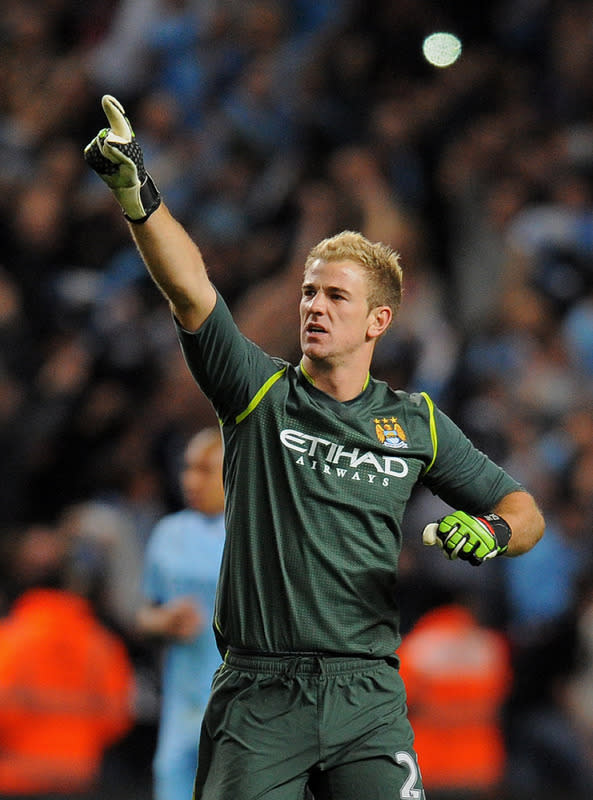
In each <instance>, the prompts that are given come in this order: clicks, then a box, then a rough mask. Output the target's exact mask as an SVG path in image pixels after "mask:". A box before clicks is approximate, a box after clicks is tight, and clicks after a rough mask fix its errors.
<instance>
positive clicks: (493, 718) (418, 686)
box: [398, 601, 512, 800]
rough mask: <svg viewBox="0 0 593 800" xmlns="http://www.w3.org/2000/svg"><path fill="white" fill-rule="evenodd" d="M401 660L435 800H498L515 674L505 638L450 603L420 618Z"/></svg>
mask: <svg viewBox="0 0 593 800" xmlns="http://www.w3.org/2000/svg"><path fill="white" fill-rule="evenodd" d="M398 656H399V658H400V660H401V666H400V672H401V675H402V677H403V679H404V682H405V685H406V688H407V696H408V707H409V717H410V720H411V722H412V727H413V729H414V732H415V735H416V739H415V747H416V751H417V753H418V756H419V759H420V763H421V764H422V778H423V782H424V787H425V789H426V791H427V794H429V793H430V798H431V800H433V798H434V799H435V800H436V798H439V800H441V798H443V800H444V799H445V798H449V797H451V798H456V800H459V798H463V799H464V800H485V799H486V798H491V797H492V798H495V797H498V796H499V795H498V794H497V792H499V791H500V788H501V785H502V782H503V778H504V773H505V766H506V751H505V743H504V736H503V731H502V725H501V719H500V715H501V710H502V706H503V703H504V701H505V699H506V697H507V695H508V692H509V690H510V686H511V674H512V673H511V661H510V651H509V647H508V644H507V640H506V637H505V636H504V634H502V633H500V632H499V631H496V630H493V629H489V628H487V627H485V626H483V625H482V624H480V622H479V621H478V619H477V617H476V615H474V613H473V612H472V610H471V608H470V605H469V604H468V603H465V602H458V601H454V602H448V603H446V604H443V605H440V606H437V607H435V608H433V609H431V610H429V611H428V612H426V613H425V614H424V615H423V616H422V617H420V619H419V620H418V621H417V622H416V624H415V625H414V626H413V628H412V630H411V631H410V632H409V633H408V634H407V635H406V636H404V638H403V642H402V644H401V646H400V648H399V649H398Z"/></svg>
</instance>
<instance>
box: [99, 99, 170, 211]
mask: <svg viewBox="0 0 593 800" xmlns="http://www.w3.org/2000/svg"><path fill="white" fill-rule="evenodd" d="M101 105H102V106H103V111H104V112H105V114H106V116H107V120H108V122H109V127H108V128H103V130H101V131H99V133H98V134H97V136H95V138H94V139H93V140H92V141H91V142H89V144H88V145H87V146H86V147H85V149H84V159H85V161H86V162H87V164H88V165H89V166H90V167H92V169H94V170H95V172H96V173H97V174H98V175H99V177H100V178H101V179H102V180H104V181H105V183H106V184H107V186H109V188H110V189H111V191H112V192H113V194H114V195H115V197H116V199H117V201H118V203H119V204H120V206H121V207H122V209H123V212H124V216H125V217H126V219H128V220H130V222H146V220H147V219H148V218H149V216H150V215H151V214H152V212H153V211H156V209H157V208H158V207H159V205H160V203H161V196H160V194H159V191H158V189H157V188H156V186H155V185H154V181H153V180H152V178H151V177H150V175H149V174H148V172H147V171H146V169H145V167H144V157H143V155H142V150H141V148H140V145H139V144H138V143H137V141H136V135H135V134H134V131H133V129H132V126H131V125H130V121H129V120H128V118H127V117H126V114H125V111H124V109H123V106H122V105H121V103H120V102H119V101H118V100H116V99H115V97H112V96H111V95H109V94H106V95H104V96H103V98H102V100H101Z"/></svg>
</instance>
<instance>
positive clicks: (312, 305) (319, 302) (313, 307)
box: [309, 292, 326, 314]
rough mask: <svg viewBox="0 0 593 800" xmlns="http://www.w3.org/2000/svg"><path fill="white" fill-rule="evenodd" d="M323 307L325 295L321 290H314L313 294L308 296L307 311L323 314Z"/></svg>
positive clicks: (324, 306) (324, 305)
mask: <svg viewBox="0 0 593 800" xmlns="http://www.w3.org/2000/svg"><path fill="white" fill-rule="evenodd" d="M325 308H326V302H325V295H324V294H323V292H315V294H314V295H313V296H312V297H310V298H309V311H311V312H312V313H313V314H323V312H324V311H325Z"/></svg>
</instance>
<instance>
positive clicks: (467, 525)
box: [422, 511, 511, 566]
mask: <svg viewBox="0 0 593 800" xmlns="http://www.w3.org/2000/svg"><path fill="white" fill-rule="evenodd" d="M422 538H423V541H424V543H425V544H435V543H438V544H439V545H440V546H441V547H442V549H443V551H444V552H445V555H446V556H447V557H448V558H449V559H456V558H460V559H462V560H464V561H469V562H470V564H473V565H474V566H479V565H480V564H482V563H483V562H484V561H487V560H489V559H491V558H494V557H495V556H497V555H501V554H502V553H504V552H505V551H506V550H507V548H508V544H509V541H510V538H511V529H510V527H509V525H508V523H507V522H506V521H505V520H504V519H503V518H502V517H500V516H498V514H485V515H484V516H482V517H475V516H472V515H471V514H466V513H465V512H464V511H455V512H453V513H452V514H448V515H447V516H445V517H443V518H442V519H440V520H439V521H438V523H431V524H430V525H427V526H426V528H425V529H424V532H423V536H422Z"/></svg>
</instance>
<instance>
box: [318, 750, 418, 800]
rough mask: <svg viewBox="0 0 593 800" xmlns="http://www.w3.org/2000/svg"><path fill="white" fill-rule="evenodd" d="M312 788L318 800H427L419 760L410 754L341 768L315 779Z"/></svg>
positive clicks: (404, 752)
mask: <svg viewBox="0 0 593 800" xmlns="http://www.w3.org/2000/svg"><path fill="white" fill-rule="evenodd" d="M310 785H311V788H312V791H313V795H314V797H315V800H369V798H389V800H424V790H423V788H422V780H421V778H420V773H419V770H418V766H417V762H416V757H415V755H414V754H413V753H409V752H408V751H401V752H400V754H399V757H398V756H397V755H395V754H394V757H393V758H388V757H380V758H369V759H365V760H363V761H352V762H350V763H345V764H341V765H340V766H338V767H334V768H332V769H330V770H328V771H327V772H322V773H318V774H316V775H315V776H313V777H312V778H311V782H310Z"/></svg>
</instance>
